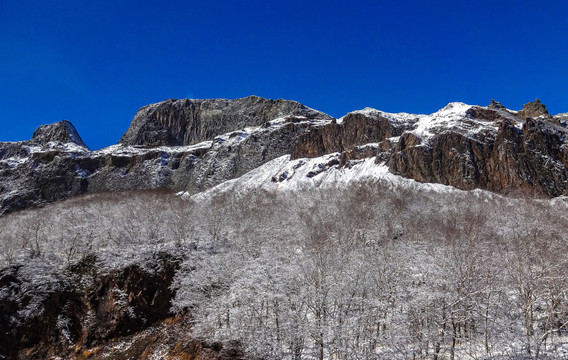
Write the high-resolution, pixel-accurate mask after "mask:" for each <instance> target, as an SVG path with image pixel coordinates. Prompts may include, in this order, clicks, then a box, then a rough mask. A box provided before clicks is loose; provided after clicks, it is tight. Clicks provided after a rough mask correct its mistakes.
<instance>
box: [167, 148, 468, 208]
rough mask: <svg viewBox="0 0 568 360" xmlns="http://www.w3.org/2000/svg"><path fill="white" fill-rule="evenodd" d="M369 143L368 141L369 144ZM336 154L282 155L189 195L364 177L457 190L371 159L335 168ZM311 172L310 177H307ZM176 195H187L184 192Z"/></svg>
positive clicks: (303, 185)
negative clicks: (414, 177) (419, 179)
mask: <svg viewBox="0 0 568 360" xmlns="http://www.w3.org/2000/svg"><path fill="white" fill-rule="evenodd" d="M369 145H372V144H369ZM338 160H339V153H333V154H328V155H324V156H321V157H317V158H303V159H296V160H290V155H284V156H281V157H279V158H276V159H274V160H271V161H269V162H267V163H265V164H264V165H262V166H260V167H258V168H256V169H253V170H251V171H250V172H248V173H246V174H244V175H242V176H241V177H239V178H236V179H232V180H228V181H226V182H223V183H222V184H219V185H217V186H215V187H213V188H211V189H209V190H206V191H204V192H201V193H197V194H195V195H193V196H191V198H192V199H194V200H200V199H206V198H209V197H210V195H211V194H213V193H217V192H235V191H237V192H246V191H248V190H252V189H263V190H268V191H297V190H301V189H306V188H310V187H348V186H349V184H351V183H353V182H358V181H365V180H379V179H380V180H387V181H388V182H390V183H391V184H393V186H395V185H396V186H408V187H419V188H420V189H422V190H424V191H435V192H439V193H447V192H454V191H456V192H459V191H461V190H457V189H455V188H453V187H451V186H446V185H441V184H430V183H419V182H416V181H415V180H411V179H406V178H403V177H402V176H398V175H394V174H392V173H391V172H390V171H389V169H388V167H387V166H386V165H385V164H376V163H375V158H374V157H373V158H368V159H364V160H356V161H352V162H351V165H350V166H349V167H339V166H338V165H337V164H336V162H337V161H338ZM309 175H311V176H309ZM178 195H180V196H183V197H189V195H188V193H184V192H180V193H178Z"/></svg>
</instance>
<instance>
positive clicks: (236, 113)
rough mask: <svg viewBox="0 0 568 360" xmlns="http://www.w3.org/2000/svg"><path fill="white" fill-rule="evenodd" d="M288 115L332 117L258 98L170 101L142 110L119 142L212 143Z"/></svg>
mask: <svg viewBox="0 0 568 360" xmlns="http://www.w3.org/2000/svg"><path fill="white" fill-rule="evenodd" d="M284 116H302V117H305V118H307V119H316V118H327V119H331V118H330V117H329V116H328V115H326V114H323V113H321V112H319V111H316V110H313V109H310V108H308V107H306V106H304V105H302V104H300V103H298V102H295V101H287V100H268V99H264V98H261V97H258V96H249V97H246V98H242V99H235V100H226V99H209V100H190V99H183V100H176V99H170V100H167V101H163V102H161V103H157V104H152V105H148V106H145V107H143V108H141V109H140V110H138V113H137V114H136V116H134V119H133V120H132V123H131V125H130V128H129V129H128V130H127V131H126V133H125V134H124V135H123V136H122V138H121V139H120V142H119V143H120V144H123V145H144V146H180V145H193V144H196V143H198V142H201V141H205V140H212V139H213V138H214V137H215V136H217V135H220V134H225V133H229V132H232V131H237V130H240V129H244V128H246V127H249V126H260V125H263V124H265V123H266V122H268V121H271V120H275V119H277V118H280V117H284Z"/></svg>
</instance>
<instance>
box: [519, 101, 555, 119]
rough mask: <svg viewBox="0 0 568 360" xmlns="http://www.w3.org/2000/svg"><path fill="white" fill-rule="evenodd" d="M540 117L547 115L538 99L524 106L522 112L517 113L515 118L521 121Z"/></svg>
mask: <svg viewBox="0 0 568 360" xmlns="http://www.w3.org/2000/svg"><path fill="white" fill-rule="evenodd" d="M542 115H548V110H546V106H544V104H543V103H541V102H540V100H539V99H535V101H532V102H528V103H526V104H524V105H523V110H521V111H519V112H518V113H517V116H518V117H520V118H521V119H523V120H525V119H526V118H528V117H539V116H542Z"/></svg>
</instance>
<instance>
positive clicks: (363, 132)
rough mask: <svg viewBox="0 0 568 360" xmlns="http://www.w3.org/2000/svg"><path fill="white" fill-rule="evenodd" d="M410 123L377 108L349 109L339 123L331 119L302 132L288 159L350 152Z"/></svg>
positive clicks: (399, 133) (391, 134)
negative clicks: (395, 120)
mask: <svg viewBox="0 0 568 360" xmlns="http://www.w3.org/2000/svg"><path fill="white" fill-rule="evenodd" d="M411 125H412V123H411V122H409V123H397V122H394V121H392V120H390V119H388V118H387V117H385V116H383V114H382V113H381V112H379V111H374V112H372V111H371V112H366V113H363V112H354V113H350V114H347V115H346V116H345V117H343V119H342V121H341V123H340V124H338V123H337V122H332V123H330V124H327V125H325V126H321V127H315V128H312V129H311V130H310V131H309V132H307V133H304V134H302V135H301V136H300V137H299V138H298V142H297V144H296V145H295V146H294V148H293V149H292V152H291V159H298V158H302V157H317V156H321V155H324V154H329V153H332V152H346V151H347V152H349V151H352V150H353V149H355V147H356V146H359V145H365V144H368V143H378V142H382V141H384V140H385V139H388V138H391V137H395V136H400V135H401V134H402V133H403V132H404V131H405V130H406V129H407V128H408V127H409V126H411Z"/></svg>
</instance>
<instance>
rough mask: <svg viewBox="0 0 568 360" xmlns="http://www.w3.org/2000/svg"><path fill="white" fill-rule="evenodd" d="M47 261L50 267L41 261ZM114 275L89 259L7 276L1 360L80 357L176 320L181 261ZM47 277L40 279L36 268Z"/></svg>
mask: <svg viewBox="0 0 568 360" xmlns="http://www.w3.org/2000/svg"><path fill="white" fill-rule="evenodd" d="M42 261H44V260H42ZM141 266H142V265H141V264H135V265H129V266H125V267H120V268H116V269H114V270H111V271H108V270H106V269H104V267H103V266H102V264H101V263H100V262H99V260H98V259H97V258H96V257H94V256H88V257H86V258H85V259H84V260H83V261H81V262H79V263H78V264H75V265H73V266H70V267H69V268H68V269H67V271H65V272H58V271H55V270H51V269H49V267H48V266H47V265H45V264H40V263H38V264H27V265H14V266H11V267H8V268H6V269H3V270H2V271H1V272H0V306H1V310H2V311H1V312H0V319H1V320H2V321H1V322H0V331H1V333H2V336H3V341H1V342H0V355H2V359H17V358H20V357H19V356H18V354H19V353H21V352H22V350H24V349H28V350H27V351H26V354H27V355H26V358H28V359H40V358H41V359H45V358H48V357H49V356H54V355H58V356H64V355H65V354H67V356H65V357H66V358H67V357H70V356H71V355H73V348H77V349H80V348H92V347H94V346H97V345H99V344H101V343H102V342H105V341H108V340H110V339H112V338H115V337H119V336H126V335H130V334H134V333H137V332H140V331H142V330H144V329H145V328H147V327H149V326H151V325H153V324H154V323H156V322H158V321H160V320H163V319H165V318H167V317H168V316H170V313H169V309H170V306H171V304H170V301H171V299H172V296H173V292H172V290H171V289H170V285H171V283H172V280H173V277H174V273H175V271H176V270H177V268H178V267H179V259H176V258H175V257H173V256H172V255H169V254H167V253H161V254H159V255H158V256H157V257H155V258H152V259H148V260H147V261H145V262H144V268H141ZM38 267H39V268H42V267H43V268H45V269H42V270H41V273H42V274H43V275H42V276H43V277H42V278H41V279H39V278H38V277H37V275H34V274H36V273H37V268H38Z"/></svg>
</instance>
